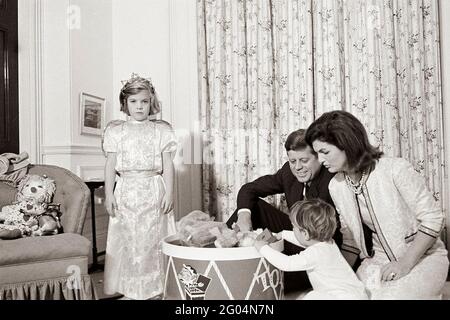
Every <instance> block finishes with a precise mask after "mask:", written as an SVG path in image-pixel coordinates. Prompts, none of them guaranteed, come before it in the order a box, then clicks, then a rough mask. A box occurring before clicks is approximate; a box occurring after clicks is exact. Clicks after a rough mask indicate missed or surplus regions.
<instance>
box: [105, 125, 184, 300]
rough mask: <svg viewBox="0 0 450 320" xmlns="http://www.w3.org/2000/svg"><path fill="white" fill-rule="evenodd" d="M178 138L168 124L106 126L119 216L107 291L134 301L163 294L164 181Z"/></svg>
mask: <svg viewBox="0 0 450 320" xmlns="http://www.w3.org/2000/svg"><path fill="white" fill-rule="evenodd" d="M176 147H177V144H176V138H175V135H174V133H173V130H172V128H171V127H170V125H169V124H168V123H166V122H163V121H143V122H138V121H134V120H129V121H126V122H123V123H121V124H119V125H116V126H107V128H106V129H105V133H104V142H103V150H104V151H105V152H115V153H117V162H116V167H115V169H116V171H117V172H118V174H119V178H118V180H117V184H116V187H115V190H114V196H115V198H116V202H117V207H118V209H117V210H116V216H115V217H113V218H110V219H109V226H108V239H107V244H106V259H105V274H104V291H105V293H106V294H113V293H116V292H120V293H122V294H123V295H125V296H127V297H129V298H133V299H149V298H152V297H155V296H157V295H160V294H162V293H163V279H164V268H163V257H162V252H161V248H160V240H161V238H162V237H163V236H164V235H163V228H164V226H163V221H164V219H162V218H163V217H162V216H163V214H162V212H161V200H162V198H163V196H164V193H165V184H164V180H163V178H162V176H161V173H162V154H163V152H175V151H176Z"/></svg>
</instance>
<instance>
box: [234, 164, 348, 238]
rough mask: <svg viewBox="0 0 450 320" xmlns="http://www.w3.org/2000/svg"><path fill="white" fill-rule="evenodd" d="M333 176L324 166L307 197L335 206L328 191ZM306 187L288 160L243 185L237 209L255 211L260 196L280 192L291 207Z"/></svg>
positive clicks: (308, 190)
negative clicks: (279, 167) (298, 178)
mask: <svg viewBox="0 0 450 320" xmlns="http://www.w3.org/2000/svg"><path fill="white" fill-rule="evenodd" d="M333 176H334V174H333V173H330V172H328V170H327V169H326V168H325V167H323V166H322V167H321V169H320V171H319V173H318V174H317V175H316V177H315V178H314V179H313V180H312V181H311V184H310V186H309V187H307V190H306V198H307V199H313V198H320V199H322V200H324V201H325V202H327V203H329V204H331V205H332V206H333V207H334V203H333V200H332V199H331V196H330V192H329V191H328V184H329V183H330V180H331V179H332V178H333ZM304 187H305V184H303V183H301V182H299V181H298V180H297V178H296V177H295V176H294V174H293V173H292V171H291V168H290V167H289V162H286V163H285V164H284V165H283V167H282V168H281V169H280V170H278V172H277V173H275V174H273V175H265V176H262V177H260V178H258V179H256V180H254V181H252V182H249V183H247V184H245V185H243V186H242V187H241V189H240V190H239V193H238V196H237V210H239V209H242V208H248V209H250V210H251V211H253V208H254V207H255V205H256V203H257V202H258V200H259V199H260V198H264V197H267V196H270V195H274V194H279V193H284V194H285V196H286V202H287V205H288V207H289V208H291V207H292V205H293V204H294V203H295V202H297V201H299V200H303V188H304ZM336 218H337V223H338V228H337V229H336V234H335V236H334V239H335V241H336V243H337V244H338V245H339V246H340V245H341V243H342V236H341V233H340V231H339V229H340V223H339V219H338V217H336Z"/></svg>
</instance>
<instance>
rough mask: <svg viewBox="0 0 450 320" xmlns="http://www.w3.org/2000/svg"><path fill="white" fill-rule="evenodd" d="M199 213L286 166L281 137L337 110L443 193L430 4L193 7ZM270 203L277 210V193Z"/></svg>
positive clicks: (232, 2)
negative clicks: (200, 165) (196, 38)
mask: <svg viewBox="0 0 450 320" xmlns="http://www.w3.org/2000/svg"><path fill="white" fill-rule="evenodd" d="M197 4H198V31H199V42H198V48H199V51H198V52H199V75H200V96H201V101H200V104H201V111H200V113H201V115H200V117H201V126H202V134H203V136H202V139H203V150H204V152H203V182H204V183H203V188H204V189H203V193H202V194H203V205H204V208H203V209H204V210H205V211H207V212H209V213H210V214H212V215H215V216H217V220H223V221H225V220H227V218H228V217H229V216H230V215H231V214H232V212H233V211H234V209H235V206H236V196H237V193H238V191H239V188H240V187H241V186H242V185H243V184H244V183H246V182H249V181H252V180H254V179H255V178H257V177H259V176H261V175H263V174H269V173H274V172H275V171H276V170H278V169H279V168H280V167H281V165H282V164H283V163H284V161H286V159H287V158H286V154H285V150H284V146H283V144H284V141H285V139H286V137H287V135H288V134H289V133H290V132H291V131H293V130H296V129H299V128H306V127H307V126H308V125H309V124H310V123H311V122H312V121H313V120H314V119H315V118H317V117H318V116H320V115H321V114H322V113H323V112H326V111H330V110H336V109H343V110H347V111H350V112H351V113H353V114H354V115H355V116H357V117H358V118H359V119H360V120H361V121H362V123H363V124H364V125H365V127H366V129H367V131H368V133H369V138H370V140H371V142H372V143H373V144H374V145H379V146H380V147H381V149H382V150H383V151H384V152H385V154H386V155H387V156H400V157H404V158H406V159H408V160H409V161H411V162H412V163H413V165H414V167H415V168H416V170H417V171H418V172H420V173H421V174H422V175H423V176H424V177H426V179H427V181H428V185H429V187H430V190H432V191H433V193H434V196H435V198H436V199H438V200H440V202H441V206H442V210H443V211H445V208H444V203H445V201H444V199H443V198H444V196H445V193H446V191H445V189H444V188H445V185H444V176H445V172H444V169H445V166H444V153H443V147H442V146H443V130H442V99H441V80H440V73H439V71H440V65H439V63H440V57H439V28H438V2H437V0H417V1H409V0H368V1H366V0H240V1H237V0H214V1H211V0H198V1H197ZM268 201H269V202H271V203H273V204H274V205H276V206H278V207H281V209H285V207H284V206H285V204H284V201H283V199H282V197H280V196H276V197H269V199H268Z"/></svg>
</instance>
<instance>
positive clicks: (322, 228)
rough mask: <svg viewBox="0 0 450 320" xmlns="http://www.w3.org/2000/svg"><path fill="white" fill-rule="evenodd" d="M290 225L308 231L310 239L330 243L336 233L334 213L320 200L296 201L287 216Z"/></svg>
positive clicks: (331, 208)
mask: <svg viewBox="0 0 450 320" xmlns="http://www.w3.org/2000/svg"><path fill="white" fill-rule="evenodd" d="M289 218H290V219H291V222H292V224H293V225H294V226H295V227H297V228H299V229H305V230H307V231H308V233H309V236H310V238H311V239H314V240H317V241H324V242H326V241H330V240H331V239H332V238H333V235H334V232H335V231H336V226H337V221H336V211H335V210H334V208H333V207H332V206H331V205H329V204H328V203H326V202H325V201H323V200H321V199H311V200H303V201H297V202H296V203H294V205H293V206H292V208H291V212H290V214H289Z"/></svg>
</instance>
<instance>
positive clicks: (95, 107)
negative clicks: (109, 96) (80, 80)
mask: <svg viewBox="0 0 450 320" xmlns="http://www.w3.org/2000/svg"><path fill="white" fill-rule="evenodd" d="M80 120H81V121H80V133H81V134H86V135H96V136H101V135H102V131H103V128H104V127H105V99H104V98H99V97H96V96H93V95H91V94H87V93H84V92H82V93H81V95H80Z"/></svg>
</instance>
